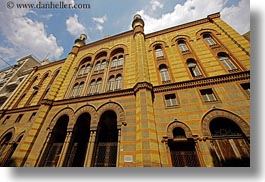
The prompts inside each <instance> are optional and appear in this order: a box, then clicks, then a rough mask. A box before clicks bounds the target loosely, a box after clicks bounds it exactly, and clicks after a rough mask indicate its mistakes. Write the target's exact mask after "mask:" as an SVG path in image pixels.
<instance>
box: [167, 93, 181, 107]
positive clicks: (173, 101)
mask: <svg viewBox="0 0 265 182" xmlns="http://www.w3.org/2000/svg"><path fill="white" fill-rule="evenodd" d="M165 101H166V106H167V107H171V106H177V105H178V103H177V98H176V95H175V94H168V95H165Z"/></svg>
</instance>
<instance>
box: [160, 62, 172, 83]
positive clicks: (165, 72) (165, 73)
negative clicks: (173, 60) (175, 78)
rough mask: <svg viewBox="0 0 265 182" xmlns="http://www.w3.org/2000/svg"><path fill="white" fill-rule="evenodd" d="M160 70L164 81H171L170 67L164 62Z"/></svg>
mask: <svg viewBox="0 0 265 182" xmlns="http://www.w3.org/2000/svg"><path fill="white" fill-rule="evenodd" d="M159 71H160V76H161V80H162V82H168V81H170V77H169V74H168V69H167V66H166V65H164V64H162V65H160V66H159Z"/></svg>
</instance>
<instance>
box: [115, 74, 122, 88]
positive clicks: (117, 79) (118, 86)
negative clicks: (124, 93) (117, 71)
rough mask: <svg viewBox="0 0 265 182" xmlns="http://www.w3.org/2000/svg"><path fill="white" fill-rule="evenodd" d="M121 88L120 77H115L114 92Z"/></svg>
mask: <svg viewBox="0 0 265 182" xmlns="http://www.w3.org/2000/svg"><path fill="white" fill-rule="evenodd" d="M121 86H122V76H121V75H117V77H116V90H120V89H121Z"/></svg>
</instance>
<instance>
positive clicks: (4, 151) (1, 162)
mask: <svg viewBox="0 0 265 182" xmlns="http://www.w3.org/2000/svg"><path fill="white" fill-rule="evenodd" d="M12 136H13V134H12V133H11V132H8V133H7V134H6V135H5V136H4V137H3V138H2V139H1V141H0V166H6V165H7V163H8V160H9V158H10V157H11V155H12V154H11V155H10V150H9V149H8V146H9V144H10V141H11V138H12Z"/></svg>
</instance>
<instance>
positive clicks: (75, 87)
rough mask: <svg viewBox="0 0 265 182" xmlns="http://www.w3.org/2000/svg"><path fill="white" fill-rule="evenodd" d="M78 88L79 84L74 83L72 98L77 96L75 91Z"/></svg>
mask: <svg viewBox="0 0 265 182" xmlns="http://www.w3.org/2000/svg"><path fill="white" fill-rule="evenodd" d="M78 87H79V84H78V83H76V84H75V85H74V87H73V91H72V97H75V96H76V95H77V91H78Z"/></svg>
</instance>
